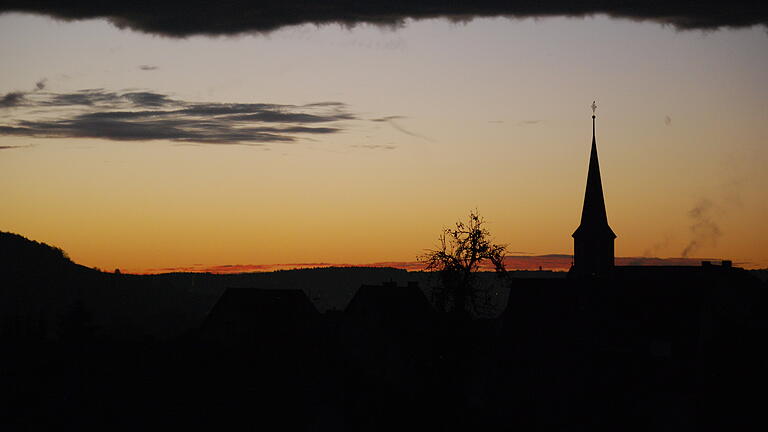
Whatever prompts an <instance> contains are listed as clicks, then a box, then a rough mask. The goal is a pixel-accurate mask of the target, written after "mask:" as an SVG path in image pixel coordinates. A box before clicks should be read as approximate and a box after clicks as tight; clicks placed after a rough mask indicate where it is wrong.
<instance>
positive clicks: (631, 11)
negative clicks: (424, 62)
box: [0, 0, 768, 37]
mask: <svg viewBox="0 0 768 432" xmlns="http://www.w3.org/2000/svg"><path fill="white" fill-rule="evenodd" d="M14 11H15V12H30V13H38V14H44V15H48V16H52V17H55V18H60V19H66V20H76V19H88V18H107V19H109V20H110V21H111V22H112V23H113V24H114V25H116V26H118V27H120V28H130V29H133V30H137V31H141V32H146V33H152V34H159V35H164V36H172V37H185V36H190V35H199V34H202V35H232V34H237V33H246V32H269V31H272V30H275V29H278V28H280V27H284V26H289V25H296V24H317V25H320V24H331V23H337V24H341V25H344V26H354V25H357V24H361V23H370V24H376V25H382V26H390V27H392V26H398V25H401V24H402V23H403V22H404V21H405V20H406V19H425V18H447V19H450V20H453V21H469V20H472V19H474V18H477V17H497V16H500V17H508V18H530V17H534V18H540V17H550V16H570V17H584V16H590V15H595V14H605V15H608V16H611V17H616V18H626V19H632V20H638V21H654V22H657V23H661V24H669V25H672V26H674V27H676V28H678V29H715V28H719V27H746V26H752V25H758V24H759V25H766V24H768V6H767V5H766V3H765V2H757V1H748V0H734V1H731V2H728V3H723V2H722V1H712V0H699V1H695V0H677V1H675V0H667V1H647V0H627V1H608V0H591V1H586V0H570V1H568V0H553V1H541V0H539V1H537V0H520V1H510V0H471V1H470V0H465V1H462V0H456V1H445V0H408V1H405V0H357V1H350V0H326V1H306V0H261V1H258V0H256V1H254V0H250V1H249V0H232V1H227V2H189V1H156V0H131V1H125V0H122V1H120V0H117V1H113V2H103V1H96V0H90V1H88V0H85V1H78V2H62V1H59V0H8V1H5V2H3V5H2V6H0V12H14Z"/></svg>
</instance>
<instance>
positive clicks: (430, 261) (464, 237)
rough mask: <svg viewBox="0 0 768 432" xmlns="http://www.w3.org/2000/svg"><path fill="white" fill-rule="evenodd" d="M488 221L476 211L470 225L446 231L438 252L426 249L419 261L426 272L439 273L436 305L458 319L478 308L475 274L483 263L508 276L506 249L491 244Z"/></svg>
mask: <svg viewBox="0 0 768 432" xmlns="http://www.w3.org/2000/svg"><path fill="white" fill-rule="evenodd" d="M484 224H485V219H484V218H483V217H481V216H480V215H479V214H478V212H477V210H474V211H471V212H470V213H469V220H468V221H467V222H463V221H459V222H456V225H455V228H444V229H443V232H442V233H441V234H440V237H439V247H438V248H437V249H427V251H426V253H425V254H424V255H422V256H420V257H419V260H420V261H422V262H424V263H425V266H424V268H425V270H427V271H433V272H438V274H439V276H440V279H441V282H442V286H441V287H440V288H438V289H437V291H436V292H435V296H436V300H437V303H438V304H439V305H440V306H442V307H443V308H444V309H449V307H448V305H450V304H452V306H453V307H452V308H450V310H451V312H453V313H454V314H455V315H456V316H458V317H460V318H465V317H466V316H467V314H468V312H469V308H470V307H471V308H476V307H477V302H478V299H479V298H480V296H479V294H480V293H479V290H478V287H477V286H476V284H475V278H476V275H475V274H476V273H477V271H478V270H480V265H481V264H483V262H488V261H489V262H490V263H491V264H492V265H493V268H494V269H495V270H496V272H497V273H499V274H502V275H503V274H506V269H505V268H504V256H505V253H506V245H499V244H494V243H492V242H491V234H490V233H489V232H488V230H487V229H485V228H484Z"/></svg>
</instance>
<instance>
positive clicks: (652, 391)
mask: <svg viewBox="0 0 768 432" xmlns="http://www.w3.org/2000/svg"><path fill="white" fill-rule="evenodd" d="M345 271H346V272H347V273H344V272H345ZM372 271H373V272H374V273H371V274H370V275H369V276H368V277H380V276H382V274H381V273H377V272H379V271H382V270H375V271H374V270H372ZM316 272H317V273H311V271H308V272H307V273H305V274H304V276H306V277H310V279H311V278H317V280H320V279H322V278H327V277H328V274H334V275H335V276H334V277H336V278H338V280H339V281H342V280H345V279H344V278H349V277H352V276H351V275H353V274H354V273H355V272H358V273H359V272H360V270H353V269H346V270H345V269H329V270H325V272H326V273H322V272H323V271H319V270H318V271H316ZM333 272H336V273H333ZM288 273H290V272H287V273H286V274H288ZM396 275H399V276H398V277H401V278H402V277H405V278H407V277H409V274H408V273H405V272H397V273H396ZM410 275H413V274H410ZM288 276H290V275H288ZM288 276H285V277H288ZM3 277H4V278H5V279H4V280H5V281H6V282H10V283H7V284H6V285H5V287H4V288H3V291H2V296H3V298H2V299H3V303H2V304H3V306H2V318H3V321H2V328H1V330H2V333H0V335H2V340H1V342H2V344H1V347H2V348H1V349H2V352H0V368H1V369H0V389H2V390H0V391H1V392H2V393H1V396H0V416H1V417H0V422H1V423H0V428H2V430H53V429H56V430H70V429H94V430H95V429H99V430H109V431H113V430H140V429H160V428H163V429H171V428H172V429H174V430H175V429H181V430H184V429H208V430H235V429H237V430H262V429H267V430H275V429H279V430H320V431H324V430H328V431H343V430H349V431H358V430H366V431H370V430H374V431H375V430H393V429H395V430H399V429H406V428H407V429H414V428H415V429H421V430H484V431H491V430H500V431H501V430H521V431H531V430H562V431H594V430H612V431H627V430H629V431H665V430H670V431H685V430H696V431H722V430H737V431H745V430H766V428H767V427H768V421H767V420H766V413H765V412H766V411H765V402H766V397H765V392H766V388H767V387H766V386H767V385H768V373H767V369H766V357H765V355H764V354H763V351H765V350H764V345H765V344H766V340H767V339H766V329H767V328H768V326H767V325H766V312H767V310H766V306H767V303H766V285H765V283H764V282H761V281H760V280H758V279H757V278H754V277H753V276H751V275H749V274H747V272H745V271H742V270H739V269H725V268H719V267H714V268H708V269H707V268H678V269H676V270H669V269H668V270H664V271H662V270H659V269H656V270H638V269H633V268H624V269H622V270H621V271H618V272H617V274H616V275H615V277H613V278H611V279H607V280H602V281H581V282H578V281H572V280H567V279H513V280H511V281H509V283H505V285H507V286H506V287H504V289H505V290H508V301H507V302H506V303H505V305H502V306H503V307H502V308H501V311H502V312H501V314H497V316H495V317H494V316H492V317H489V318H488V317H487V318H475V319H472V320H470V321H462V322H457V321H456V320H452V319H450V317H449V316H448V315H445V314H440V313H437V312H435V309H434V308H433V307H432V305H431V303H430V301H429V297H428V296H425V295H424V291H423V288H424V286H423V285H424V282H423V281H422V283H421V284H420V285H419V286H415V285H411V286H410V287H408V286H406V285H404V284H403V283H401V284H399V285H397V286H392V285H391V284H389V285H378V286H364V287H363V288H361V289H359V290H357V291H356V292H355V293H353V298H352V299H351V300H349V302H348V303H347V304H346V305H345V306H344V308H343V309H342V310H328V311H325V312H324V313H320V312H318V310H317V308H316V306H315V305H314V304H313V303H312V302H311V301H310V299H309V298H308V297H307V296H306V295H305V291H304V290H292V289H290V288H291V286H285V287H274V286H270V287H269V288H259V287H258V286H256V287H253V288H245V287H243V288H233V289H226V290H225V289H223V288H226V287H221V286H219V285H221V284H226V283H224V282H221V281H229V282H227V283H231V284H233V285H237V283H236V281H235V280H234V279H231V278H230V279H226V278H224V277H222V278H221V279H217V277H216V276H210V275H198V276H183V277H184V278H188V279H189V280H192V281H195V280H196V281H197V282H195V283H192V284H191V285H189V286H190V287H191V288H185V289H184V290H181V291H178V290H177V291H173V284H171V283H168V284H166V285H164V283H161V282H159V281H163V280H165V281H166V282H167V280H166V279H163V277H154V279H153V278H137V277H129V276H124V275H111V274H104V273H96V272H92V271H87V270H85V269H82V268H75V267H66V268H65V269H59V270H56V271H51V272H49V273H42V274H41V273H36V274H35V273H29V274H27V273H23V272H19V271H16V272H14V273H13V274H12V273H11V272H9V271H6V272H5V273H4V275H3ZM179 277H181V276H179ZM281 277H282V276H281ZM291 277H292V276H291ZM166 278H168V277H166ZM196 278H197V279H196ZM353 279H354V278H353ZM185 280H187V279H185ZM381 280H382V279H378V281H379V282H380V281H381ZM216 281H218V282H216ZM220 282H221V284H220ZM371 282H374V281H371ZM217 284H218V285H217ZM52 287H54V288H55V289H53V288H52ZM163 290H165V291H164V292H165V294H162V293H158V292H161V291H163ZM192 291H194V292H195V293H196V294H195V295H196V296H198V297H197V298H199V297H200V296H203V297H205V295H207V294H205V293H208V294H210V295H209V297H210V301H209V302H208V303H210V304H213V305H214V306H213V307H212V308H211V307H205V308H203V307H202V306H199V305H198V304H196V303H195V302H193V301H190V300H189V298H190V297H189V293H190V292H192ZM209 291H210V292H209ZM131 293H142V296H141V298H137V297H136V295H135V294H131ZM150 293H151V295H150ZM173 293H176V294H173ZM222 293H223V294H222ZM172 294H173V295H172ZM185 295H186V297H185ZM153 296H159V297H153ZM163 296H166V297H168V296H170V300H168V299H167V298H165V297H163ZM174 296H177V297H174ZM163 298H165V300H162V299H163ZM174 298H178V299H179V300H178V301H177V302H176V303H175V304H176V305H177V307H176V308H175V309H174V308H173V307H170V306H168V305H169V304H174V302H173V299H174ZM152 299H155V300H152ZM99 305H104V306H103V307H104V308H107V309H109V310H110V311H112V312H111V313H110V314H106V315H109V316H111V317H112V318H114V319H113V321H109V320H105V319H104V318H103V317H101V318H99V317H100V315H99V310H98V308H99ZM115 305H121V307H123V309H122V310H123V312H125V311H129V312H130V311H133V312H132V313H135V314H136V316H141V317H143V318H141V320H143V321H142V323H139V324H137V323H136V322H131V319H130V313H127V314H125V316H123V315H120V313H119V312H117V311H118V309H119V308H117V306H115ZM163 305H164V306H163ZM155 307H156V310H154V309H153V308H155ZM110 308H111V309H110ZM196 308H197V309H196ZM198 309H200V310H201V311H202V312H200V313H199V314H198V315H195V314H196V313H197V312H194V311H197V310H198ZM106 315H105V316H106ZM151 316H155V318H156V320H155V321H152V319H150V318H149V317H151ZM126 317H128V318H126ZM196 317H197V318H196ZM172 320H176V322H177V323H178V322H184V323H188V325H186V324H185V326H186V327H185V328H182V329H181V330H178V329H177V330H178V331H175V332H174V331H172V330H173V329H171V330H168V328H165V329H164V330H163V331H157V332H155V333H152V331H149V330H151V329H152V328H155V327H157V326H163V325H168V326H170V327H169V328H171V327H173V325H171V324H172V323H171V324H168V323H167V322H166V321H172ZM106 323H109V324H106ZM182 327H184V326H182ZM148 329H149V330H148Z"/></svg>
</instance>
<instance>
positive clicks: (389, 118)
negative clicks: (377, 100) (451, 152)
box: [371, 115, 434, 141]
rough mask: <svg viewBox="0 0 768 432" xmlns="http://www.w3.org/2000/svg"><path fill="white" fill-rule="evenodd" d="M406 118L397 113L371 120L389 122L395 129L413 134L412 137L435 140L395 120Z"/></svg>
mask: <svg viewBox="0 0 768 432" xmlns="http://www.w3.org/2000/svg"><path fill="white" fill-rule="evenodd" d="M404 118H405V117H403V116H395V115H393V116H386V117H379V118H374V119H371V121H373V122H379V123H388V124H389V125H390V126H392V128H394V129H395V130H397V131H399V132H402V133H404V134H406V135H409V136H412V137H416V138H421V139H425V140H427V141H434V140H433V139H432V138H430V137H427V136H424V135H421V134H417V133H416V132H413V131H410V130H408V129H406V128H404V127H402V126H401V125H400V124H399V123H397V122H396V121H395V120H400V119H404Z"/></svg>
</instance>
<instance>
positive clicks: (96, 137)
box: [0, 13, 768, 273]
mask: <svg viewBox="0 0 768 432" xmlns="http://www.w3.org/2000/svg"><path fill="white" fill-rule="evenodd" d="M766 53H768V34H767V33H766V31H765V29H764V28H762V27H750V28H742V29H721V30H713V31H707V32H702V31H699V30H687V31H679V30H676V29H674V28H671V27H665V26H661V25H660V24H657V23H653V22H634V21H628V20H620V19H611V18H608V17H605V16H596V17H591V18H584V19H580V18H579V19H574V18H547V19H539V20H534V19H525V20H509V19H503V18H483V19H475V20H473V21H471V22H469V23H462V24H458V23H452V22H449V21H446V20H440V19H435V20H423V21H408V22H407V23H406V24H405V25H404V26H403V27H402V28H397V29H385V28H379V27H372V26H367V25H360V26H356V27H354V28H352V29H346V28H342V27H340V26H337V25H327V26H321V27H316V26H313V25H302V26H294V27H286V28H283V29H280V30H277V31H275V32H273V33H269V34H267V35H261V34H249V35H241V36H228V37H215V38H207V37H203V36H193V37H189V38H180V39H173V38H166V37H160V36H153V35H148V34H144V33H138V32H135V31H131V30H121V29H118V28H117V27H114V26H112V25H110V24H109V23H107V22H106V21H104V20H86V21H76V22H64V21H54V20H52V19H51V18H47V17H42V16H33V15H26V14H17V13H8V14H2V15H0V58H2V59H4V60H5V61H4V62H3V67H2V68H1V69H0V99H1V100H2V101H3V104H2V105H0V198H2V199H0V230H3V231H10V232H15V233H19V234H21V235H24V236H26V237H28V238H31V239H35V240H38V241H42V242H46V243H49V244H52V245H56V246H58V247H61V248H62V249H64V250H65V251H67V253H68V254H69V255H70V256H71V258H72V259H73V260H74V261H76V262H78V263H81V264H83V265H87V266H92V267H99V268H102V269H106V270H112V269H114V268H120V269H121V270H124V271H125V270H127V271H130V272H138V273H156V272H162V271H213V272H224V273H227V272H230V271H229V270H232V269H236V271H263V270H264V269H280V268H294V267H289V266H291V265H301V266H308V267H310V266H317V265H320V264H322V265H326V264H328V265H331V264H333V265H380V264H381V263H386V264H387V265H389V264H393V265H394V266H395V267H401V268H411V269H415V268H417V267H409V266H416V263H415V261H416V257H417V256H418V255H420V254H422V253H423V251H424V249H427V248H430V247H433V246H434V245H435V242H436V240H437V235H438V234H439V233H440V230H441V228H442V227H444V226H449V225H451V224H453V223H454V222H456V221H457V220H460V219H462V218H465V217H466V215H467V214H468V212H469V211H470V210H472V209H478V211H479V212H480V214H482V215H483V216H484V217H485V218H486V220H487V222H488V229H489V230H490V232H491V233H492V235H493V237H494V239H495V240H496V241H497V242H499V243H504V244H507V245H508V248H509V252H510V255H513V256H517V257H538V260H536V259H533V258H519V259H518V258H510V259H508V264H509V265H510V266H511V267H512V268H521V269H536V268H538V266H540V265H541V266H542V267H543V268H545V269H554V270H563V269H567V267H568V265H569V261H568V260H569V258H568V257H569V255H570V254H571V253H572V248H573V239H572V238H571V234H572V233H573V230H574V229H575V228H576V227H577V226H578V223H579V215H580V212H581V203H582V200H583V197H584V185H585V180H586V173H587V161H588V157H589V145H590V140H591V118H590V116H591V115H592V112H591V109H590V108H589V105H590V103H591V102H592V101H593V100H595V99H597V104H598V109H597V145H598V147H599V149H600V164H601V170H602V180H603V187H604V191H605V201H606V206H607V213H608V218H609V220H610V224H611V227H612V228H613V230H614V231H615V232H616V234H617V235H618V238H617V239H616V256H617V257H640V258H654V257H666V258H680V257H683V255H684V252H685V255H686V257H683V258H689V259H691V260H693V261H694V262H697V260H698V259H699V258H697V257H709V258H711V259H731V260H733V261H734V262H735V263H740V265H742V266H744V267H747V268H757V267H767V266H768V248H767V247H766V244H768V225H767V224H766V223H765V221H766V220H768V201H767V200H766V199H765V198H766V193H765V189H766V186H768V171H767V170H766V169H765V167H766V166H768V146H766V144H767V143H768V102H766V101H768V84H766V83H767V82H768V81H766V79H765V78H766V77H767V76H768V55H766ZM84 90H89V91H90V93H89V92H84ZM16 94H18V96H14V95H16ZM137 94H139V96H136V95H137ZM142 94H143V95H144V96H141V95H142ZM9 95H10V96H9ZM78 95H79V96H78ZM84 95H85V96H84ZM78 98H79V99H78ZM83 98H90V99H87V100H85V101H83V100H84V99H83ZM141 98H144V99H141ZM150 111H151V114H148V112H150ZM141 112H144V114H137V113H141ZM94 113H97V114H98V115H94ZM126 113H128V114H126ZM139 116H143V117H141V118H142V120H141V122H143V123H141V125H142V128H140V132H137V129H136V128H135V126H136V124H137V123H136V122H137V121H139V120H137V118H138V117H139ZM106 118H108V120H109V122H105V119H106ZM86 120H87V121H86ZM96 120H98V122H96ZM152 128H155V129H152ZM172 128H176V129H173V130H174V131H176V132H175V135H174V134H170V133H168V131H169V130H172ZM151 131H155V132H151ZM551 254H556V255H554V256H556V257H557V258H553V256H550V255H551ZM541 256H550V257H549V258H542V257H541ZM631 259H632V258H626V260H631ZM629 262H630V261H626V263H629ZM674 262H677V263H688V262H689V261H685V260H683V261H674ZM279 263H283V264H279ZM286 263H306V264H286ZM617 264H621V263H620V262H618V261H617ZM286 266H287V267H286Z"/></svg>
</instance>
